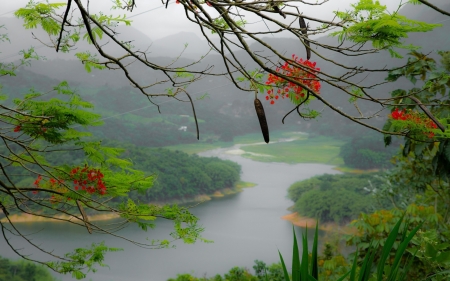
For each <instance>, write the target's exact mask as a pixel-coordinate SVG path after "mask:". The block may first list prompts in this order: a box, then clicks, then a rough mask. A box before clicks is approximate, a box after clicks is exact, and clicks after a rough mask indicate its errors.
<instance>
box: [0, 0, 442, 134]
mask: <svg viewBox="0 0 450 281" xmlns="http://www.w3.org/2000/svg"><path fill="white" fill-rule="evenodd" d="M441 2H442V3H441V4H442V6H441V7H442V8H443V9H450V4H449V3H445V1H441ZM436 3H437V2H436ZM437 4H438V3H437ZM400 13H401V14H403V15H405V16H407V17H411V18H414V19H418V20H423V21H426V22H430V23H436V22H442V24H443V27H441V28H437V29H436V30H434V31H432V32H427V33H417V34H412V35H411V36H410V38H408V39H407V42H406V43H407V44H408V43H414V44H416V45H420V46H422V51H423V52H425V53H427V52H429V51H430V50H436V49H437V50H439V49H445V48H446V46H449V45H450V44H449V43H450V37H449V36H448V35H447V32H446V30H449V28H450V21H449V20H448V18H446V17H445V16H444V15H441V14H440V13H438V12H436V11H433V10H431V9H430V8H427V7H425V6H423V5H420V6H413V5H408V6H406V7H405V8H403V9H402V10H401V11H400ZM0 23H2V24H5V25H6V26H7V27H8V31H9V32H11V35H10V37H11V41H12V42H13V44H11V45H9V44H2V54H0V56H3V55H4V54H6V53H9V51H11V52H12V51H14V50H17V48H13V47H11V46H16V45H14V42H16V41H20V43H21V45H22V46H26V45H27V44H31V43H36V41H33V39H31V38H30V36H28V35H27V34H29V33H30V31H25V30H24V29H23V28H22V27H21V25H22V23H21V22H20V21H19V20H18V19H10V18H8V19H7V21H4V20H3V18H0ZM117 31H118V33H119V34H118V35H117V36H118V38H120V39H121V40H123V41H130V40H133V42H132V44H133V45H135V47H136V48H137V49H139V50H146V49H147V47H148V46H150V48H148V52H149V57H150V58H151V61H152V62H153V63H155V64H159V65H169V64H173V66H183V65H186V64H191V63H193V62H194V61H195V60H196V59H199V58H200V57H201V56H202V55H204V54H205V53H206V52H207V51H208V49H209V47H208V45H207V43H206V41H205V40H204V39H201V38H199V37H197V36H195V34H193V33H188V32H181V33H179V34H176V35H172V36H168V37H165V38H162V39H159V40H155V41H152V40H151V39H150V38H149V37H147V36H146V35H145V34H143V33H141V32H140V31H138V30H136V29H135V28H133V27H129V26H127V27H125V26H119V27H118V28H117ZM35 34H36V35H37V32H36V33H35ZM263 40H264V41H265V42H266V43H267V44H269V45H271V46H272V47H273V48H274V49H276V50H278V51H279V52H280V53H283V54H285V55H286V56H288V57H290V55H291V54H296V55H298V56H300V57H304V56H305V49H304V46H303V45H302V43H301V42H300V41H299V40H297V39H294V38H272V37H265V38H264V39H263ZM318 41H319V42H320V43H321V44H328V45H336V44H337V40H336V38H332V37H329V36H325V37H321V38H319V39H318ZM185 43H188V47H187V49H186V50H185V52H184V53H183V54H182V56H181V57H180V58H179V59H178V60H177V61H176V62H174V59H173V58H174V57H176V56H177V55H179V53H180V52H181V51H182V50H183V48H184V44H185ZM3 45H7V48H6V49H4V48H3ZM8 46H9V47H8ZM312 47H313V49H314V50H316V51H317V52H318V53H319V54H321V55H323V56H324V57H326V58H327V59H329V60H333V61H337V62H342V63H345V64H347V65H350V66H352V65H353V66H362V65H364V66H367V67H370V68H384V67H392V66H396V65H400V64H402V63H404V62H405V59H403V60H402V59H391V58H390V57H389V54H388V53H387V52H381V53H379V54H373V55H367V56H363V57H349V56H345V55H342V54H338V53H335V52H331V51H329V50H327V49H324V48H322V47H319V46H314V45H313V46H312ZM8 48H10V49H8ZM88 48H92V46H89V45H88V44H87V43H82V44H81V45H80V47H78V49H77V51H79V50H83V49H88ZM250 48H251V49H252V51H253V52H255V53H257V54H258V55H261V56H263V55H264V53H265V51H266V50H265V47H263V46H261V45H259V44H256V43H253V44H251V45H250ZM38 51H39V53H42V52H43V53H44V54H45V55H46V56H47V58H48V60H46V61H37V62H33V64H32V65H31V67H27V68H26V69H28V70H30V71H33V72H36V73H40V74H44V75H47V76H49V77H51V78H54V79H57V80H69V81H73V82H78V83H82V84H80V85H83V86H89V87H100V86H101V87H107V88H111V89H115V90H118V89H122V90H121V91H122V92H123V94H122V95H120V98H122V99H123V98H124V97H123V95H125V93H127V95H129V94H131V92H134V93H135V94H136V95H138V96H139V95H140V94H139V93H137V92H136V91H135V90H131V92H130V90H129V89H131V88H129V85H130V83H129V81H128V80H127V79H126V78H125V77H124V75H123V72H122V71H120V70H116V71H111V70H102V71H98V70H93V71H92V72H91V73H87V72H85V71H84V70H83V65H81V64H80V63H74V62H73V61H72V60H71V59H72V58H73V55H71V54H69V55H66V54H55V53H54V51H52V50H50V49H47V48H39V50H38ZM116 51H117V53H119V51H120V50H114V49H112V52H113V53H115V52H116ZM404 53H406V51H405V52H404ZM47 54H48V55H47ZM235 55H236V57H237V58H238V60H239V61H240V62H241V63H242V64H243V65H244V66H245V67H246V68H247V69H255V68H256V67H257V65H256V64H255V62H253V61H252V60H250V59H249V56H248V54H246V53H245V52H244V51H236V52H235ZM432 55H433V54H432ZM69 59H70V60H69ZM312 60H313V61H316V62H317V65H318V66H320V67H321V68H322V69H323V70H326V71H327V72H328V73H333V75H335V76H339V75H342V74H343V73H344V72H343V70H342V69H341V68H339V67H337V66H335V65H333V64H331V63H330V62H327V61H325V60H324V59H321V58H320V57H318V56H317V55H315V54H313V57H312ZM208 66H214V69H213V72H214V73H221V72H224V71H225V67H224V65H223V59H222V58H221V57H220V56H218V55H217V54H214V53H211V54H209V55H208V56H206V57H205V58H204V59H203V60H202V61H201V63H199V64H197V65H194V66H193V68H194V69H197V70H200V69H204V68H206V67H208ZM130 73H131V74H132V75H133V77H134V79H136V80H137V81H139V82H141V83H148V84H149V83H153V82H156V81H157V80H158V79H165V78H166V77H165V76H164V75H163V74H162V73H161V72H159V71H154V70H152V69H150V68H148V67H145V66H143V65H140V64H138V63H134V64H132V65H131V66H130ZM386 75H387V74H386V73H383V72H380V73H372V74H370V75H369V76H367V77H365V75H364V77H362V76H359V77H358V76H356V77H355V78H354V81H355V82H357V83H363V84H364V85H370V84H374V83H379V82H382V81H383V80H384V78H385V77H386ZM168 87H170V84H168V83H165V84H162V85H157V86H155V87H154V88H153V92H154V93H158V92H163V91H164V90H165V89H166V88H168ZM400 87H403V88H409V87H411V85H410V83H409V82H405V81H399V82H398V83H396V84H388V85H381V86H378V87H377V88H376V89H373V90H370V91H369V92H370V93H371V94H373V95H374V96H375V97H386V96H388V95H389V92H390V91H392V90H394V89H397V88H400ZM126 89H128V90H126ZM188 91H189V92H190V93H191V94H194V96H201V95H203V94H204V93H209V94H210V98H211V99H208V100H205V101H199V102H198V104H204V105H205V106H206V107H207V106H208V104H211V100H212V99H214V100H215V101H217V102H219V103H222V108H220V107H215V106H213V107H214V108H215V110H218V111H219V112H220V113H222V114H230V116H234V115H235V114H236V112H241V113H239V114H237V115H240V116H241V115H242V114H244V115H246V114H247V115H248V116H249V117H250V116H251V117H252V118H256V116H254V112H253V110H252V107H253V103H252V101H251V100H252V99H253V94H251V93H248V92H243V91H240V90H239V89H237V88H236V87H234V86H233V85H232V84H231V83H230V81H229V80H227V79H226V78H225V77H217V76H215V77H206V78H205V79H202V80H200V81H198V82H196V83H194V84H192V85H190V86H189V87H188ZM321 95H323V96H324V97H326V98H328V99H329V100H330V101H331V102H333V103H334V104H335V105H337V106H340V107H343V108H345V109H346V110H348V111H350V112H352V111H353V113H355V114H357V112H356V109H355V108H354V107H353V105H352V104H350V103H348V101H347V100H348V97H346V96H345V95H344V94H343V93H340V92H339V91H338V90H336V88H333V87H331V86H329V85H327V84H323V85H322V90H321ZM139 97H140V98H139V99H136V101H135V102H136V103H135V108H136V107H138V106H141V105H142V104H145V103H148V102H147V101H146V99H145V97H144V96H139ZM117 98H119V96H118V97H117ZM157 102H165V99H157ZM239 102H240V103H239ZM230 104H231V105H232V107H233V108H234V110H230V109H229V108H228V107H229V106H230ZM265 105H266V104H265ZM291 107H292V105H291V104H290V103H289V102H286V103H281V102H280V103H278V104H277V106H276V107H273V106H266V113H267V115H268V119H269V125H271V127H274V126H276V127H277V126H281V118H282V117H283V115H284V114H285V113H286V112H287V111H289V110H290V109H291ZM312 107H313V108H316V109H318V110H322V109H323V106H322V105H321V104H319V103H314V102H313V103H312ZM130 108H132V107H130ZM170 108H171V110H169V111H171V112H173V110H174V108H172V107H170ZM360 108H361V109H362V110H363V112H365V111H367V110H370V109H373V107H372V106H369V105H368V104H365V103H364V102H361V104H360ZM117 110H119V111H120V108H118V109H117ZM162 111H163V113H164V112H167V111H165V106H163V107H162ZM182 111H183V112H184V113H186V114H191V113H190V109H189V107H188V106H187V107H186V111H184V110H182ZM327 114H332V116H333V118H332V120H333V121H334V122H341V123H342V122H345V123H347V121H345V119H343V118H341V117H338V116H336V115H335V113H331V112H330V113H327V110H325V111H323V115H324V116H326V115H327ZM200 118H201V117H200ZM324 118H326V117H324ZM327 120H331V119H330V118H327ZM237 121H238V120H237ZM298 121H300V120H299V119H298V118H297V117H290V118H288V119H287V122H288V123H295V122H298ZM302 122H303V121H302ZM312 122H314V121H312ZM374 122H378V123H379V122H380V121H374Z"/></svg>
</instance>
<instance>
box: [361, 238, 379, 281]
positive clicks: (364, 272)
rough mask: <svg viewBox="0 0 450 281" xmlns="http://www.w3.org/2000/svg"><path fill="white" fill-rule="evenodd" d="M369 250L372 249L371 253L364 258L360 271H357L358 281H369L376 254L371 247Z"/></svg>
mask: <svg viewBox="0 0 450 281" xmlns="http://www.w3.org/2000/svg"><path fill="white" fill-rule="evenodd" d="M369 249H372V251H371V252H369V253H368V255H366V258H364V261H363V264H362V266H361V269H360V270H359V281H367V280H369V276H370V271H371V268H372V264H373V260H374V259H375V254H376V253H377V251H376V250H375V249H374V248H372V246H370V247H369Z"/></svg>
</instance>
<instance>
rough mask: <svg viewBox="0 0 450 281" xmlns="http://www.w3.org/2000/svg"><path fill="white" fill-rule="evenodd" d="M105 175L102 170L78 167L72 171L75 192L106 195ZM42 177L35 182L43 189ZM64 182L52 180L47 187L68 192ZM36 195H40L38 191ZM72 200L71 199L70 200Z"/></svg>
mask: <svg viewBox="0 0 450 281" xmlns="http://www.w3.org/2000/svg"><path fill="white" fill-rule="evenodd" d="M103 177H104V176H103V174H102V172H101V171H100V169H91V168H89V167H88V166H87V165H85V166H84V168H81V167H76V168H74V169H72V170H71V171H70V179H71V181H73V184H74V188H75V190H79V189H81V190H84V191H86V192H87V193H89V194H94V193H96V194H99V195H105V194H106V186H105V183H104V182H103ZM41 181H42V176H41V175H39V176H38V177H37V179H36V180H35V181H34V185H35V186H36V187H38V188H39V187H41ZM63 183H64V181H63V180H61V179H54V178H51V179H50V180H49V181H48V183H47V184H46V187H50V188H52V189H55V190H58V191H60V192H63V193H64V192H67V191H68V189H67V187H66V186H65V185H64V184H63ZM33 193H34V194H36V193H38V191H37V190H36V191H33ZM69 200H70V198H69Z"/></svg>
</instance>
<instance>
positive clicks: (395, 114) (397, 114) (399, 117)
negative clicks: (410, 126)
mask: <svg viewBox="0 0 450 281" xmlns="http://www.w3.org/2000/svg"><path fill="white" fill-rule="evenodd" d="M404 113H405V112H404V111H403V110H400V111H399V110H398V108H396V109H395V110H394V111H393V112H392V114H391V115H392V119H394V120H406V118H407V116H405V115H403V114H404Z"/></svg>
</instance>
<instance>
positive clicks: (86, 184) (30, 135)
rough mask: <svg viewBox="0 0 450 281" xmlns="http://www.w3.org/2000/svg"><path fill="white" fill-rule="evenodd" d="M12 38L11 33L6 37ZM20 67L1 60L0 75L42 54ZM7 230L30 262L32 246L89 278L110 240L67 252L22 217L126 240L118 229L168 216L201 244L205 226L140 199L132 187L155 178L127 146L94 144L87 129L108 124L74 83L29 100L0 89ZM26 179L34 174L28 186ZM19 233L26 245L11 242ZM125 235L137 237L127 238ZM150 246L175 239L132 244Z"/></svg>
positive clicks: (0, 190) (1, 185)
mask: <svg viewBox="0 0 450 281" xmlns="http://www.w3.org/2000/svg"><path fill="white" fill-rule="evenodd" d="M1 38H3V39H5V40H6V39H7V37H6V36H1ZM22 56H23V58H22V60H21V62H19V63H18V64H12V63H10V64H2V63H0V78H2V79H5V78H7V77H8V76H13V75H15V70H16V69H17V67H19V66H21V65H24V64H28V63H30V60H32V59H37V58H38V56H37V55H36V54H35V53H34V51H33V50H32V49H31V50H28V51H24V52H22ZM0 99H1V101H0V122H1V127H0V138H1V142H2V146H1V148H0V171H1V172H0V173H1V175H0V210H1V214H2V220H0V230H1V233H2V235H3V238H4V239H5V241H6V242H7V243H8V245H9V246H10V247H11V249H13V251H14V252H15V253H16V254H18V255H19V256H21V257H23V258H24V259H29V260H31V257H30V256H29V255H27V254H26V253H24V252H22V251H20V249H22V248H23V247H24V245H25V243H27V244H28V246H31V247H34V248H36V249H38V250H40V251H42V252H44V253H46V254H47V255H48V257H49V258H50V261H42V260H37V262H39V263H42V264H45V265H46V266H48V267H49V268H51V269H53V270H55V271H57V272H60V273H71V274H72V275H73V276H74V277H76V278H78V279H81V278H84V277H85V273H86V271H95V268H96V266H103V254H104V253H105V252H108V251H116V250H118V249H116V248H110V247H107V246H105V245H104V244H103V243H98V244H93V245H92V246H91V247H89V248H85V249H82V248H79V249H76V250H75V251H74V252H73V253H68V254H66V255H65V256H59V255H57V254H56V253H54V252H53V251H52V250H49V249H45V248H43V247H41V246H40V245H38V244H36V243H35V242H33V240H32V239H31V238H30V237H29V236H27V235H25V234H24V233H22V231H21V230H20V229H19V228H17V227H16V224H15V223H14V220H13V219H12V218H11V216H12V215H14V214H29V215H32V216H36V217H44V218H48V219H54V220H58V221H63V222H66V223H72V224H75V225H80V226H82V227H86V229H87V231H89V233H93V232H96V233H104V234H109V235H113V236H116V237H121V236H120V235H118V234H117V233H115V232H116V230H117V229H120V228H121V227H123V226H125V225H127V224H130V223H135V224H137V225H138V226H139V227H140V228H142V229H143V230H146V229H147V228H149V227H152V226H153V224H154V220H156V219H157V218H164V219H168V220H171V221H173V222H174V231H173V233H172V239H173V240H177V239H181V240H183V241H184V242H186V243H193V242H195V241H196V240H197V239H201V237H200V236H199V234H200V232H201V228H200V227H198V226H197V218H196V217H195V216H193V215H192V214H191V213H190V212H189V211H188V210H187V209H186V208H182V207H177V206H168V205H167V206H156V205H148V204H144V203H140V202H135V201H133V200H132V199H131V198H130V197H128V194H129V193H130V192H143V191H145V190H147V189H149V188H151V186H152V184H153V181H154V176H153V175H146V174H145V173H144V172H142V171H138V170H135V169H133V167H132V163H131V162H130V161H129V160H126V159H122V158H120V157H119V156H120V154H121V152H122V150H121V149H118V148H114V147H105V146H102V145H101V144H100V143H99V142H94V141H89V136H90V135H91V134H90V133H88V132H86V131H85V130H84V129H85V128H87V127H92V126H98V125H101V121H100V116H99V115H98V114H95V113H92V111H91V109H92V108H93V105H92V104H91V103H89V102H86V101H84V100H83V99H82V98H81V97H80V96H79V95H78V94H77V93H76V92H74V91H73V90H72V89H71V88H70V87H69V85H68V83H67V82H61V83H60V84H59V85H56V86H55V87H54V88H53V90H52V91H50V92H47V93H41V92H38V91H36V90H30V91H29V93H28V94H26V95H25V96H24V97H23V98H17V99H14V100H13V101H8V100H7V99H8V95H7V93H2V92H0ZM77 151H79V152H81V153H82V154H84V161H83V162H82V163H78V164H77V163H73V164H68V163H61V161H57V160H55V159H58V158H59V157H61V156H63V155H65V154H67V153H76V152H77ZM24 178H34V181H31V182H30V183H28V182H27V181H23V179H24ZM88 214H103V215H105V214H106V215H108V214H109V215H112V216H113V217H116V218H118V219H120V222H118V224H117V225H116V226H114V227H110V226H105V225H99V224H98V223H96V222H93V221H90V220H89V218H88V216H87V215H88ZM11 236H19V237H21V238H22V239H23V240H24V241H22V243H20V244H18V243H17V242H12V241H11V240H10V238H11ZM122 238H123V239H126V240H129V239H127V238H126V237H122ZM129 241H130V242H132V243H135V244H136V245H139V246H141V247H146V248H162V247H169V246H170V243H171V240H170V239H169V240H161V241H153V242H147V243H146V242H144V243H143V242H139V241H131V240H129Z"/></svg>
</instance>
